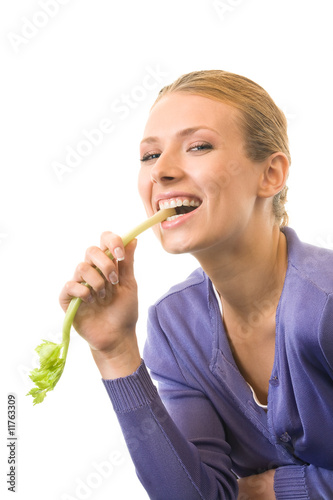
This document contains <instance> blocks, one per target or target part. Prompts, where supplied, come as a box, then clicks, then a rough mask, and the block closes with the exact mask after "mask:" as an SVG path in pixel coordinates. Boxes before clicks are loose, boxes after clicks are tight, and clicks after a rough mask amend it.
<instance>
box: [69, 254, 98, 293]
mask: <svg viewBox="0 0 333 500" xmlns="http://www.w3.org/2000/svg"><path fill="white" fill-rule="evenodd" d="M73 280H74V281H77V282H80V283H81V282H85V283H87V284H88V285H89V286H90V287H91V288H92V289H93V290H94V291H95V292H96V293H97V294H98V295H99V296H101V297H102V296H103V295H104V297H105V293H103V291H104V292H105V279H104V277H103V276H102V275H101V274H100V273H99V271H98V270H97V269H96V268H94V267H92V266H91V264H89V263H88V262H81V263H80V264H79V265H78V266H77V267H76V269H75V272H74V276H73Z"/></svg>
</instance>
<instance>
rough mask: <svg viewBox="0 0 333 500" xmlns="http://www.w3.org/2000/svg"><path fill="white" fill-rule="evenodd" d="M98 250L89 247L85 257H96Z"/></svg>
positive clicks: (94, 247)
mask: <svg viewBox="0 0 333 500" xmlns="http://www.w3.org/2000/svg"><path fill="white" fill-rule="evenodd" d="M98 250H99V248H98V247H96V246H91V247H88V248H87V250H86V257H90V256H93V255H96V253H97V252H98Z"/></svg>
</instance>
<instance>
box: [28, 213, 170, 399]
mask: <svg viewBox="0 0 333 500" xmlns="http://www.w3.org/2000/svg"><path fill="white" fill-rule="evenodd" d="M175 214H176V210H175V208H166V209H164V210H159V211H158V212H157V213H156V214H154V215H153V216H152V217H150V218H149V219H147V220H145V221H144V222H142V223H141V224H139V225H138V226H136V227H135V228H134V229H132V231H130V232H129V233H127V234H125V235H124V236H123V237H122V241H123V243H124V246H126V245H127V244H128V243H129V242H130V241H132V240H133V239H134V238H136V237H137V236H138V235H139V234H141V233H142V232H143V231H145V230H146V229H149V228H150V227H152V226H154V225H155V224H158V223H159V222H162V221H164V220H165V219H167V218H168V217H171V216H172V215H175ZM105 253H106V255H107V256H108V257H110V259H113V255H112V254H111V252H110V251H109V250H106V251H105ZM83 284H84V285H86V286H88V284H87V283H83ZM81 302H82V301H81V299H80V298H73V299H72V300H71V302H70V303H69V306H68V308H67V311H66V314H65V318H64V323H63V328H62V342H61V343H60V344H56V343H54V342H50V341H48V340H43V343H42V344H40V345H39V346H37V347H36V349H35V350H36V352H37V353H38V354H39V362H40V368H35V369H34V370H32V371H31V373H30V375H29V376H30V378H31V380H32V381H33V382H34V384H35V386H36V387H33V388H32V389H31V390H30V391H29V392H28V394H27V396H28V395H30V396H33V398H34V400H33V404H34V405H35V404H38V403H41V402H42V401H43V400H44V398H45V396H46V393H47V392H48V391H52V390H53V389H54V387H55V386H56V384H57V382H58V381H59V379H60V377H61V375H62V372H63V370H64V367H65V362H66V358H67V352H68V347H69V339H70V331H71V327H72V324H73V321H74V317H75V314H76V312H77V310H78V308H79V306H80V304H81Z"/></svg>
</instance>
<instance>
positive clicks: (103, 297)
mask: <svg viewBox="0 0 333 500" xmlns="http://www.w3.org/2000/svg"><path fill="white" fill-rule="evenodd" d="M98 296H99V298H101V299H105V288H103V289H102V290H100V291H99V292H98Z"/></svg>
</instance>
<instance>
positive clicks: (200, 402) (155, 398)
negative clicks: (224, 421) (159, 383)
mask: <svg viewBox="0 0 333 500" xmlns="http://www.w3.org/2000/svg"><path fill="white" fill-rule="evenodd" d="M104 385H105V387H106V389H107V391H108V394H109V396H110V398H111V400H112V402H113V406H114V409H115V411H116V412H117V416H118V420H119V423H120V425H121V428H122V431H123V434H124V437H125V439H126V442H127V446H128V448H129V451H130V453H131V456H132V460H133V462H134V464H135V467H136V470H137V474H138V477H139V479H140V481H141V482H142V483H143V485H144V487H145V489H146V491H147V492H148V494H149V498H151V499H154V500H167V499H172V500H196V499H201V500H224V499H230V500H236V498H237V480H236V477H235V476H234V474H233V473H232V472H231V461H230V458H229V456H228V453H229V451H230V449H229V446H228V444H227V443H226V441H225V436H224V430H223V427H222V425H221V422H220V421H219V420H218V418H217V416H216V415H215V412H214V410H213V408H212V407H211V405H210V403H209V402H208V401H207V400H206V399H205V398H204V397H203V395H202V394H200V393H199V392H198V391H195V390H193V389H191V388H190V387H187V388H185V387H182V388H181V387H180V386H179V385H176V384H172V390H173V391H179V390H181V391H183V392H184V394H185V399H184V404H183V405H182V406H183V409H184V412H183V413H184V418H185V419H186V420H187V422H188V425H189V427H191V428H194V427H196V428H201V432H200V433H199V434H198V435H199V436H202V437H199V438H197V439H193V440H191V439H188V438H186V437H185V436H184V434H183V433H182V432H181V430H180V429H179V427H178V426H177V425H176V424H175V423H174V421H173V420H172V419H171V417H170V415H169V413H168V411H167V410H166V408H165V406H164V405H163V403H162V401H161V399H160V397H159V395H158V393H157V390H156V388H155V386H154V384H153V382H152V380H151V378H150V376H149V374H148V372H147V370H146V367H145V365H144V363H142V364H141V366H140V367H139V369H138V370H137V371H136V372H135V373H134V374H132V375H131V376H129V377H126V378H120V379H117V380H104Z"/></svg>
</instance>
